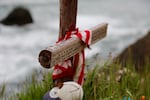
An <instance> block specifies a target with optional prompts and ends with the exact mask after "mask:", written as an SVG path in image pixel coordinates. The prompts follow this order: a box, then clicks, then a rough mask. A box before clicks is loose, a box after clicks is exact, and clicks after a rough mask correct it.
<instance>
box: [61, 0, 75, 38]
mask: <svg viewBox="0 0 150 100" xmlns="http://www.w3.org/2000/svg"><path fill="white" fill-rule="evenodd" d="M59 2H60V24H59V25H60V26H59V38H61V37H63V36H64V35H65V33H66V32H67V31H69V30H74V29H75V27H76V16H77V3H78V0H60V1H59Z"/></svg>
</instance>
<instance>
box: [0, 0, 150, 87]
mask: <svg viewBox="0 0 150 100" xmlns="http://www.w3.org/2000/svg"><path fill="white" fill-rule="evenodd" d="M16 6H24V7H26V8H28V9H29V10H30V12H31V14H32V16H33V19H34V23H33V24H28V25H25V26H23V27H19V26H5V25H0V84H3V83H6V84H9V85H12V84H13V85H15V84H18V83H20V82H23V81H25V80H26V77H29V76H30V75H31V73H32V71H33V70H35V69H41V70H45V69H43V68H42V67H41V66H40V64H39V62H38V54H39V52H40V51H41V50H42V49H44V48H45V47H47V46H49V45H51V44H54V43H55V41H56V40H57V37H58V31H59V0H1V1H0V20H1V19H3V18H4V17H5V16H7V14H8V13H9V12H10V11H11V10H12V9H13V8H14V7H16ZM102 22H107V23H109V26H108V34H107V37H106V38H105V39H103V40H101V41H100V42H98V43H96V44H95V45H93V46H91V48H92V49H91V50H87V49H86V57H87V58H89V57H92V56H94V55H95V54H97V53H99V55H100V56H101V57H102V58H107V57H108V55H109V53H110V52H111V54H112V56H116V55H117V54H118V53H120V52H121V51H122V50H123V49H124V48H125V47H126V46H128V45H130V44H132V43H134V42H135V41H136V40H137V39H139V38H141V37H143V36H144V35H146V33H147V31H148V30H150V0H79V2H78V16H77V27H79V29H80V30H84V29H89V28H91V27H93V26H95V25H97V24H100V23H102ZM87 52H88V54H87ZM29 73H30V74H29Z"/></svg>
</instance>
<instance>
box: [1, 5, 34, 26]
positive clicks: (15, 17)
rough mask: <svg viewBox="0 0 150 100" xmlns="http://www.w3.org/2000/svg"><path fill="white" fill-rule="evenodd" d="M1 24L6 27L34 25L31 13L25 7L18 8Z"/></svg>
mask: <svg viewBox="0 0 150 100" xmlns="http://www.w3.org/2000/svg"><path fill="white" fill-rule="evenodd" d="M0 23H2V24H4V25H19V26H21V25H25V24H29V23H33V19H32V17H31V14H30V12H29V11H28V10H27V9H26V8H23V7H16V8H14V10H12V11H11V12H10V14H8V16H7V17H6V18H4V19H3V20H2V21H0Z"/></svg>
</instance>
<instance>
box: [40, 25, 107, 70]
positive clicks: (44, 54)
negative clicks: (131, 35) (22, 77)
mask: <svg viewBox="0 0 150 100" xmlns="http://www.w3.org/2000/svg"><path fill="white" fill-rule="evenodd" d="M107 25H108V24H107V23H102V24H99V25H97V26H95V27H93V28H91V29H90V30H91V32H92V39H91V44H94V43H96V42H98V41H99V40H101V39H103V38H104V37H105V36H106V33H107ZM85 47H86V45H85V44H83V42H82V41H80V39H78V38H75V37H74V38H70V39H68V40H66V41H63V42H61V43H58V44H55V45H52V46H49V47H47V48H46V49H45V50H42V51H41V52H40V54H39V62H40V64H41V65H42V66H43V67H45V68H50V67H53V66H54V65H56V64H58V63H59V62H61V61H64V60H66V59H68V58H70V57H73V56H74V55H75V54H76V53H79V52H81V50H83V49H84V48H85Z"/></svg>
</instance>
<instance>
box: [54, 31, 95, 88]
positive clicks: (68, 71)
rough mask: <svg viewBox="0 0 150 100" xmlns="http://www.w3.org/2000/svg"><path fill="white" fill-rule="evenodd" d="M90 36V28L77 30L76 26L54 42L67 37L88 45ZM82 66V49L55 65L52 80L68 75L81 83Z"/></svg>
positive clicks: (82, 78) (82, 79)
mask: <svg viewBox="0 0 150 100" xmlns="http://www.w3.org/2000/svg"><path fill="white" fill-rule="evenodd" d="M91 37H92V36H91V31H90V30H84V31H79V30H78V28H77V29H75V30H73V31H68V32H66V35H65V36H64V37H63V38H60V39H59V40H58V41H57V42H56V43H61V42H62V41H65V40H68V39H69V38H79V39H80V40H81V41H83V42H84V43H85V44H86V45H87V47H89V45H90V44H91ZM84 66H85V55H84V50H82V51H81V52H79V53H77V54H76V55H75V56H73V57H72V58H69V59H67V60H65V61H64V62H60V63H58V64H57V65H55V66H54V70H53V74H52V78H53V80H56V79H60V78H63V77H70V78H71V79H72V80H73V81H76V82H77V83H78V84H80V85H82V84H83V82H84Z"/></svg>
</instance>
